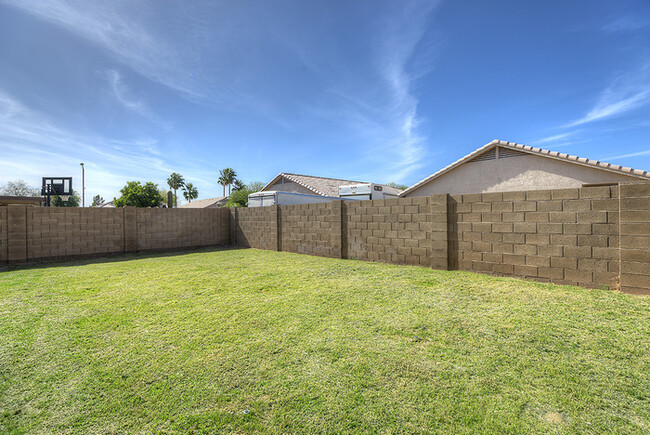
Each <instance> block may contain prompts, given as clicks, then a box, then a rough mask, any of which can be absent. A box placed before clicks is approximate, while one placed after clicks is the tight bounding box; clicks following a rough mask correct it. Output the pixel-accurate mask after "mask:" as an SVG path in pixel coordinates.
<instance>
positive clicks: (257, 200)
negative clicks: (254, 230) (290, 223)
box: [248, 191, 341, 207]
mask: <svg viewBox="0 0 650 435" xmlns="http://www.w3.org/2000/svg"><path fill="white" fill-rule="evenodd" d="M340 200H341V198H337V197H335V196H322V195H310V194H308V193H296V192H278V191H267V192H255V193H251V194H250V195H248V206H249V207H266V206H267V205H290V204H311V203H315V202H330V201H340Z"/></svg>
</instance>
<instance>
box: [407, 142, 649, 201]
mask: <svg viewBox="0 0 650 435" xmlns="http://www.w3.org/2000/svg"><path fill="white" fill-rule="evenodd" d="M497 146H499V147H501V148H507V149H512V150H515V151H521V152H525V153H529V154H534V155H540V156H544V157H549V158H552V159H555V160H562V161H566V162H568V163H574V164H577V165H581V166H588V167H592V168H597V169H603V170H605V171H609V172H615V173H618V174H623V175H629V176H631V177H636V178H640V179H643V180H647V181H650V172H648V171H643V170H641V169H632V168H628V167H625V166H621V165H613V164H611V163H605V162H600V161H598V160H592V159H587V158H584V157H578V156H572V155H570V154H564V153H559V152H557V151H549V150H545V149H542V148H535V147H531V146H528V145H522V144H518V143H515V142H508V141H505V140H497V139H495V140H493V141H492V142H490V143H488V144H485V145H483V146H482V147H481V148H479V149H477V150H475V151H473V152H471V153H469V154H467V155H466V156H465V157H463V158H461V159H459V160H456V161H455V162H454V163H452V164H451V165H449V166H447V167H444V168H442V169H441V170H439V171H438V172H436V173H435V174H433V175H430V176H428V177H427V178H425V179H424V180H421V181H418V182H417V183H415V184H414V185H413V186H411V187H409V188H408V189H406V190H405V191H404V192H402V193H401V194H400V196H404V195H406V194H408V193H410V192H413V191H414V190H416V189H418V188H419V187H421V186H423V185H425V184H427V183H428V182H429V181H432V180H434V179H436V178H438V177H440V176H441V175H443V174H445V173H447V172H449V171H451V170H452V169H454V168H455V167H456V166H460V165H461V164H463V163H465V162H467V161H470V160H472V159H473V158H474V157H476V156H478V155H480V154H482V153H484V152H486V151H488V150H490V149H492V148H495V147H497Z"/></svg>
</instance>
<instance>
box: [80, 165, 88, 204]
mask: <svg viewBox="0 0 650 435" xmlns="http://www.w3.org/2000/svg"><path fill="white" fill-rule="evenodd" d="M79 164H80V165H81V206H82V207H85V206H86V168H85V167H84V164H83V163H79Z"/></svg>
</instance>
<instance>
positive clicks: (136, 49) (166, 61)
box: [0, 0, 200, 97]
mask: <svg viewBox="0 0 650 435" xmlns="http://www.w3.org/2000/svg"><path fill="white" fill-rule="evenodd" d="M0 1H2V3H5V4H7V5H10V6H13V7H15V8H18V9H20V10H23V11H25V12H27V13H29V14H31V15H33V16H35V17H38V18H40V19H42V20H45V21H48V22H51V23H54V24H56V25H59V26H61V27H63V28H65V29H67V30H68V31H69V32H71V33H73V34H75V35H77V36H80V37H82V38H84V39H86V40H88V41H90V42H91V43H94V44H96V45H97V46H99V47H101V48H104V49H106V50H108V52H110V53H111V54H112V55H113V56H114V57H115V58H116V59H117V60H118V61H120V62H122V63H123V64H125V65H127V66H129V67H130V68H132V69H133V70H134V71H136V72H138V73H139V74H141V75H143V76H144V77H146V78H148V79H150V80H152V81H155V82H158V83H160V84H163V85H165V86H168V87H170V88H172V89H175V90H178V91H181V92H183V93H184V94H186V95H188V96H194V97H198V96H200V92H199V91H198V89H197V86H196V83H195V80H194V79H193V77H192V75H191V74H192V69H191V68H192V62H191V56H192V53H193V52H194V51H193V49H192V47H187V48H186V50H185V51H181V50H180V48H179V45H177V44H176V43H174V42H172V41H170V40H169V39H167V38H165V36H164V35H161V34H160V33H158V32H156V31H155V30H154V29H152V28H150V26H148V25H147V21H146V20H145V19H144V18H143V17H146V16H147V15H148V14H149V13H150V12H152V11H153V10H154V9H155V7H156V6H157V5H156V2H153V3H152V2H146V1H145V2H137V3H134V2H125V1H111V2H91V1H86V0H0Z"/></svg>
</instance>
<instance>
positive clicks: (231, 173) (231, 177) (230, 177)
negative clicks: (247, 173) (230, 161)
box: [223, 168, 237, 196]
mask: <svg viewBox="0 0 650 435" xmlns="http://www.w3.org/2000/svg"><path fill="white" fill-rule="evenodd" d="M223 172H224V175H225V176H226V180H227V182H228V196H230V186H231V185H232V183H234V182H235V179H237V173H236V172H235V170H234V169H233V168H226V169H224V170H223Z"/></svg>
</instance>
